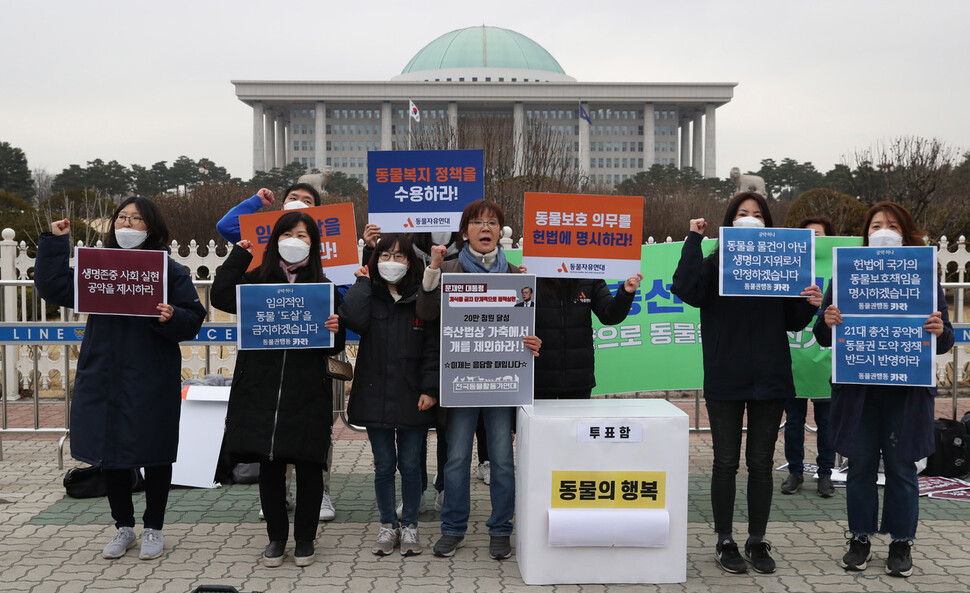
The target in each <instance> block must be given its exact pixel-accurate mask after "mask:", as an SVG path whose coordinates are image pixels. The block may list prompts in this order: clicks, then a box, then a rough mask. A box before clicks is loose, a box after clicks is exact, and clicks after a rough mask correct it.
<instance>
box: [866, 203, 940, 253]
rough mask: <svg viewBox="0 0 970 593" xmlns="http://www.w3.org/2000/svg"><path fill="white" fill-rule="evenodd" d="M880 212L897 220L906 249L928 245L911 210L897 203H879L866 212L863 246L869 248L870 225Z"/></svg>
mask: <svg viewBox="0 0 970 593" xmlns="http://www.w3.org/2000/svg"><path fill="white" fill-rule="evenodd" d="M880 212H885V213H887V214H889V215H890V216H892V217H893V218H895V219H896V222H898V223H899V230H900V231H902V233H901V234H902V235H903V245H905V246H906V247H922V246H924V245H926V241H924V240H923V231H921V230H920V228H919V227H918V226H917V225H916V221H915V220H913V216H912V215H911V214H910V213H909V210H907V209H906V208H903V207H902V206H900V205H899V204H897V203H895V202H879V203H877V204H873V205H872V208H869V211H868V212H866V222H865V224H864V225H862V246H863V247H868V246H869V225H870V224H871V223H872V219H873V218H875V216H876V214H878V213H880Z"/></svg>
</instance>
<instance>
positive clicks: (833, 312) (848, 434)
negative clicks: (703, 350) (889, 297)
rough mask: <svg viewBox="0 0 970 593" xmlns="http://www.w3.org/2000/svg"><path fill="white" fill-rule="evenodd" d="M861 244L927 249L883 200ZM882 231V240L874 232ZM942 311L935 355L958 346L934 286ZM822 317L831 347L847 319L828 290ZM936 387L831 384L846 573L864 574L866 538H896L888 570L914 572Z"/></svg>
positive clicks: (937, 316) (902, 213)
mask: <svg viewBox="0 0 970 593" xmlns="http://www.w3.org/2000/svg"><path fill="white" fill-rule="evenodd" d="M863 228H865V229H866V232H865V236H864V238H863V240H862V245H863V246H876V241H877V237H880V236H881V235H885V236H886V237H887V238H886V239H881V237H880V239H881V241H884V242H881V243H880V244H879V246H884V247H893V246H895V247H899V246H903V245H905V246H914V247H918V246H923V245H925V242H924V241H923V233H922V232H921V231H920V230H919V228H918V227H917V226H916V222H915V221H913V217H912V216H910V214H909V212H908V211H906V209H905V208H903V207H902V206H899V205H898V204H894V203H892V202H880V203H878V204H876V205H874V206H873V207H872V208H870V209H869V212H868V213H867V214H866V224H865V226H864V227H863ZM877 232H879V233H880V235H878V236H877V235H876V234H875V233H877ZM937 303H938V306H939V307H940V310H939V311H937V312H935V313H933V314H932V315H930V316H929V318H927V320H926V323H925V324H924V325H923V329H924V330H926V331H927V332H928V333H931V334H933V335H935V336H936V353H937V354H944V353H946V352H947V351H948V350H949V349H950V348H952V347H953V342H954V334H953V326H952V325H950V316H949V314H948V312H947V306H946V296H945V295H944V294H943V289H942V288H939V287H937ZM822 310H823V311H824V312H825V313H824V315H823V316H820V317H819V319H818V320H817V321H816V322H815V327H814V328H813V332H814V334H815V338H816V339H817V340H818V343H819V345H820V346H825V347H828V346H831V345H832V327H833V326H835V325H839V324H841V323H842V314H841V312H840V311H839V309H838V308H837V307H836V306H835V305H833V304H832V294H831V287H830V288H829V290H828V291H826V293H825V298H824V299H823V301H822ZM935 397H936V387H902V386H898V387H897V386H888V385H854V384H843V383H833V384H832V410H831V418H830V420H831V423H832V434H833V440H834V445H835V449H836V450H837V451H838V452H839V453H841V454H842V455H845V456H846V457H848V458H849V473H848V476H847V480H846V489H845V502H846V509H847V512H848V515H849V532H850V533H851V534H852V537H851V538H850V539H849V540H848V542H847V543H848V545H849V550H848V551H847V552H846V553H845V555H844V556H843V557H842V560H841V562H840V564H841V565H842V567H843V568H845V569H846V570H853V571H859V570H865V568H866V565H867V564H868V562H869V560H870V559H871V558H872V553H871V552H870V546H871V544H870V542H869V536H871V535H873V534H874V533H888V534H889V535H890V536H891V537H892V543H891V544H890V545H889V555H888V557H887V559H886V572H887V573H888V574H890V575H892V576H897V577H908V576H909V575H910V574H912V572H913V561H912V557H911V554H910V550H909V548H910V546H911V545H912V543H913V540H915V539H916V526H917V523H918V522H919V485H918V483H917V478H916V465H915V462H916V461H917V460H919V459H922V458H923V457H927V456H929V455H930V454H931V453H932V452H933V449H934V447H935V443H934V439H933V418H934V415H935V414H934V398H935ZM880 452H881V453H882V459H883V461H884V465H885V470H886V486H885V495H884V498H883V508H882V525H881V526H880V525H877V516H878V512H879V490H878V488H877V486H876V478H877V477H878V473H879V458H880Z"/></svg>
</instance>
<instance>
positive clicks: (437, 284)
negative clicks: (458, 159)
mask: <svg viewBox="0 0 970 593" xmlns="http://www.w3.org/2000/svg"><path fill="white" fill-rule="evenodd" d="M504 225H505V213H504V212H503V211H502V207H501V206H499V205H498V204H496V203H495V202H489V201H486V200H476V201H474V202H472V203H471V204H469V205H468V206H466V207H465V210H464V212H462V214H461V222H460V223H459V227H460V229H461V230H460V232H461V236H462V239H463V241H464V245H463V246H462V249H461V252H460V253H459V254H458V258H457V259H453V260H448V261H445V252H446V249H445V247H444V246H443V245H435V246H434V247H432V249H431V264H430V265H429V266H428V267H427V268H426V269H425V271H424V279H423V280H422V286H421V291H420V293H419V294H418V303H417V311H418V316H419V317H421V318H422V319H425V320H428V321H434V320H437V319H438V318H439V316H440V314H441V274H442V272H454V273H461V272H465V273H478V274H483V273H485V274H515V273H519V272H520V271H523V270H520V269H519V268H516V267H515V266H513V265H512V264H510V263H508V261H507V260H506V259H505V253H504V252H503V251H502V249H501V248H500V247H499V244H498V240H499V238H500V237H501V233H502V227H503V226H504ZM523 342H524V343H525V346H526V347H527V348H529V349H530V350H532V351H533V352H534V353H535V355H536V356H538V350H539V345H540V340H539V338H537V337H535V336H526V337H524V338H523ZM479 414H481V415H482V416H483V417H484V419H485V430H486V433H487V434H488V453H489V457H490V465H491V481H490V482H491V483H490V484H489V494H490V496H491V502H492V514H491V516H490V517H489V519H488V521H487V522H486V525H487V526H488V535H489V546H488V553H489V555H490V556H491V557H492V558H494V559H496V560H502V559H505V558H508V557H509V556H511V555H512V544H511V536H512V515H513V513H514V511H515V469H514V462H513V456H512V425H513V422H514V416H513V409H512V408H507V407H493V408H490V407H483V408H474V407H472V408H449V409H448V423H447V434H448V462H447V464H446V465H445V496H444V503H443V504H442V506H441V537H440V538H439V539H438V541H437V542H436V543H435V545H434V555H435V556H442V557H447V556H453V555H454V554H455V552H456V551H457V549H458V548H460V547H462V546H463V545H465V531H466V530H467V529H468V515H469V511H470V508H471V494H470V487H471V486H470V484H469V482H470V478H469V471H468V468H469V465H470V464H471V452H472V440H473V437H474V436H475V427H476V426H477V425H478V416H479Z"/></svg>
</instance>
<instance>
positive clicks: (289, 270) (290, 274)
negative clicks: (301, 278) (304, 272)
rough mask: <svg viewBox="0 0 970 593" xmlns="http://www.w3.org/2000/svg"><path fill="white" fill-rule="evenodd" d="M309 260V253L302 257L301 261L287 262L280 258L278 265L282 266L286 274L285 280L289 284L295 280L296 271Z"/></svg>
mask: <svg viewBox="0 0 970 593" xmlns="http://www.w3.org/2000/svg"><path fill="white" fill-rule="evenodd" d="M309 260H310V256H309V255H308V256H306V257H305V258H303V261H298V262H296V263H295V264H288V263H286V262H285V261H283V260H282V259H281V260H280V267H281V268H283V272H284V273H285V274H286V281H287V282H288V283H290V284H293V281H295V280H296V271H297V270H298V269H300V268H302V267H303V266H305V265H306V263H307V262H308V261H309Z"/></svg>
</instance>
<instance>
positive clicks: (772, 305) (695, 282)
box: [671, 193, 822, 573]
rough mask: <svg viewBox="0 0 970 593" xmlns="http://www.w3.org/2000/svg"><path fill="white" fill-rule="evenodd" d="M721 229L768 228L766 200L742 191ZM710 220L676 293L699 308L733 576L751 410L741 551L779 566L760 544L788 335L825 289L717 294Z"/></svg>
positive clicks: (786, 377)
mask: <svg viewBox="0 0 970 593" xmlns="http://www.w3.org/2000/svg"><path fill="white" fill-rule="evenodd" d="M722 226H748V227H757V228H764V227H766V226H767V227H770V226H772V222H771V213H770V212H769V211H768V203H767V202H766V201H765V199H764V197H762V196H761V195H760V194H756V193H741V194H738V195H736V196H734V198H732V199H731V201H730V202H729V203H728V208H727V212H726V213H725V216H724V222H723V223H722ZM706 228H707V222H706V221H705V220H704V219H703V218H698V219H694V220H691V221H690V233H689V235H688V237H687V240H686V241H685V242H684V248H683V252H682V253H681V256H680V262H679V263H678V264H677V270H676V271H675V272H674V278H673V284H672V286H671V292H673V293H674V294H676V295H677V296H678V297H680V299H681V300H683V301H684V302H685V303H687V304H688V305H691V306H692V307H697V308H699V309H700V310H701V335H702V337H703V352H704V401H705V403H706V405H707V413H708V417H709V419H710V424H711V438H712V446H713V448H714V468H713V472H712V476H711V505H712V508H713V511H714V530H715V531H716V532H717V544H716V546H715V550H714V557H715V559H716V560H717V563H718V564H719V565H720V566H721V568H723V569H724V570H725V571H727V572H733V573H743V572H747V570H748V567H747V564H745V561H744V558H742V557H741V553H740V552H739V550H738V545H737V544H736V543H735V542H734V535H733V531H734V527H733V523H734V500H735V496H736V491H735V479H736V476H737V473H738V467H739V465H740V459H741V434H742V432H743V429H744V425H745V421H744V418H745V415H747V429H748V432H747V437H746V439H747V444H746V449H745V463H746V464H747V467H748V499H747V504H748V539H747V542H746V543H745V544H744V553H745V555H746V556H747V557H748V558H749V560H750V561H751V564H752V566H753V567H754V569H755V571H757V572H761V573H771V572H774V571H775V561H774V559H772V557H771V555H770V553H769V552H770V550H771V546H770V545H769V544H768V542H766V541H765V540H764V536H765V531H766V529H767V527H768V515H769V512H770V510H771V495H772V491H773V490H774V486H773V479H772V476H771V471H772V465H773V458H772V456H773V455H774V451H775V441H777V440H778V426H779V425H780V424H781V414H782V412H783V411H784V409H785V402H786V401H787V400H789V399H791V398H793V397H795V383H794V381H793V380H792V371H791V354H790V353H789V346H788V335H787V333H786V332H789V331H799V330H801V329H802V328H803V327H805V326H806V325H807V324H808V322H809V321H811V319H812V317H813V316H814V315H815V313H816V311H818V307H819V305H820V304H821V302H822V291H821V289H820V288H819V287H818V286H815V285H814V284H813V285H811V286H809V287H807V288H805V290H803V291H802V293H801V296H803V297H807V298H805V299H794V298H780V297H748V296H720V294H719V290H718V274H719V273H720V270H719V265H718V253H717V251H715V252H714V253H713V254H711V255H710V256H708V257H707V258H704V257H703V255H702V253H701V240H702V239H703V238H704V229H706Z"/></svg>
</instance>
